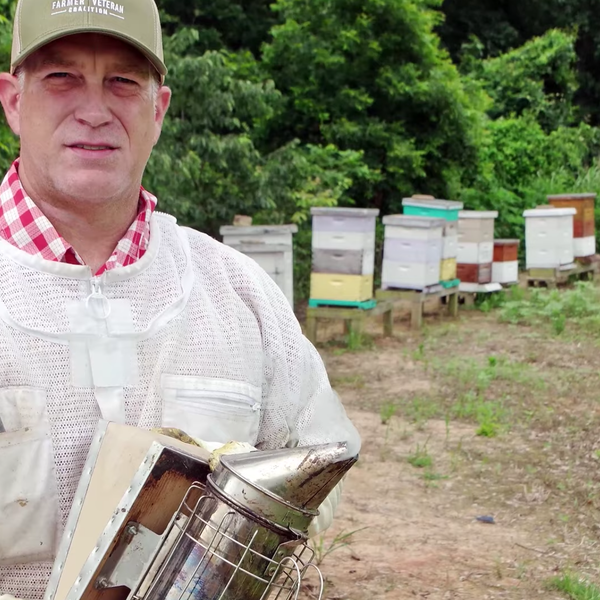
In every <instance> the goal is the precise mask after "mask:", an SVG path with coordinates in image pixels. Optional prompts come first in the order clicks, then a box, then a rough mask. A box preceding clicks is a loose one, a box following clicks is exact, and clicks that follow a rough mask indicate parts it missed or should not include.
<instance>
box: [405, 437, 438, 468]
mask: <svg viewBox="0 0 600 600" xmlns="http://www.w3.org/2000/svg"><path fill="white" fill-rule="evenodd" d="M406 460H407V461H408V463H409V464H411V465H412V466H413V467H415V468H417V469H425V468H427V467H431V466H432V465H433V458H431V455H430V454H429V452H427V442H425V445H424V446H423V447H421V446H420V445H419V444H417V448H416V450H415V451H414V453H413V454H409V456H408V458H407V459H406Z"/></svg>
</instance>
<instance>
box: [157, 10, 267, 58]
mask: <svg viewBox="0 0 600 600" xmlns="http://www.w3.org/2000/svg"><path fill="white" fill-rule="evenodd" d="M157 4H158V6H159V7H160V9H161V12H162V14H163V19H162V21H163V29H164V32H165V34H166V35H172V34H174V33H175V32H176V31H177V30H178V29H179V28H181V27H192V28H194V29H195V30H196V31H197V32H198V39H197V40H196V42H195V44H194V49H195V51H196V52H197V53H198V54H202V53H203V52H205V51H206V50H234V51H237V50H249V51H251V52H252V53H254V54H255V55H256V56H258V54H259V51H260V46H261V44H262V43H263V42H265V41H266V40H267V39H268V37H269V30H270V29H271V27H272V26H273V25H275V24H276V22H277V15H276V14H275V13H274V12H273V11H271V9H270V1H269V0H186V1H185V2H182V1H181V0H158V1H157Z"/></svg>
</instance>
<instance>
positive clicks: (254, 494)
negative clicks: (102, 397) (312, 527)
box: [45, 423, 356, 600]
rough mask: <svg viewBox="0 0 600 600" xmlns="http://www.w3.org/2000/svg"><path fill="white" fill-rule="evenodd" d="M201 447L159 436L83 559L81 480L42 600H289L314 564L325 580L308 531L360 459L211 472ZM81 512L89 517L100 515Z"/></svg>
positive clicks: (261, 460) (280, 462)
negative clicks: (77, 502)
mask: <svg viewBox="0 0 600 600" xmlns="http://www.w3.org/2000/svg"><path fill="white" fill-rule="evenodd" d="M115 428H116V429H115ZM119 428H125V429H129V428H126V427H125V426H115V425H113V424H112V423H111V424H110V425H108V432H105V433H111V431H110V430H111V429H114V431H113V432H112V433H116V431H117V429H119ZM147 433H148V432H144V434H147ZM107 437H108V436H107ZM111 437H112V438H115V436H114V435H113V436H111ZM125 437H126V436H125ZM156 438H158V439H156ZM148 441H149V440H148V439H146V442H145V443H146V444H147V443H148ZM113 442H114V439H113ZM104 443H107V440H106V439H105V440H104ZM103 445H104V444H103ZM101 454H102V452H101V451H100V452H98V451H97V452H96V458H95V459H91V458H90V459H89V460H92V462H95V463H97V462H98V456H100V455H101ZM201 454H202V451H201V449H198V448H194V449H193V450H192V447H189V446H187V445H186V444H181V443H179V444H177V443H175V442H174V441H173V440H170V439H169V438H167V439H165V438H163V437H162V436H156V435H155V436H154V438H153V439H152V440H151V443H150V446H149V447H148V448H147V451H146V453H145V455H144V456H143V460H142V465H141V466H140V467H139V468H138V470H137V471H136V472H135V474H134V476H133V478H132V480H131V481H130V483H129V486H128V487H127V489H126V490H125V492H124V494H123V496H122V497H121V498H120V500H119V502H118V504H117V506H116V507H115V508H114V510H113V511H112V512H111V518H110V519H109V523H108V525H106V526H105V527H104V529H103V530H102V532H101V534H100V536H99V538H97V540H96V542H95V544H93V547H92V548H91V551H90V553H89V555H88V556H87V560H85V561H84V563H83V564H81V562H82V561H81V558H80V557H79V558H78V557H77V556H76V555H75V554H74V545H77V546H78V547H82V539H83V529H86V530H89V529H90V527H89V523H87V522H86V519H83V520H82V518H81V515H82V514H83V513H85V512H86V511H85V508H86V503H87V501H88V500H89V502H90V503H91V504H90V507H91V505H93V504H97V502H95V501H97V498H89V499H88V497H87V496H88V494H89V492H90V490H91V488H92V487H93V486H92V485H89V482H88V486H87V488H86V489H87V490H88V494H86V497H85V502H83V503H82V505H81V508H80V510H79V511H77V510H74V511H73V513H72V514H71V518H70V523H69V524H71V525H73V527H72V528H69V524H68V525H67V531H66V532H65V536H64V537H63V545H62V547H61V552H59V556H58V558H57V560H56V563H55V568H54V571H53V574H52V579H51V582H50V586H49V588H48V592H47V593H46V596H45V600H267V599H269V600H271V599H275V598H277V599H281V600H284V599H285V600H290V599H292V598H297V596H298V593H299V589H300V583H301V581H302V578H303V577H304V576H305V575H306V573H307V572H308V571H309V570H310V569H314V570H315V572H316V573H317V575H318V578H319V580H320V582H321V587H322V577H320V573H319V572H318V568H317V567H316V566H315V565H313V564H312V562H311V560H312V551H311V550H310V548H309V546H308V545H307V531H308V526H309V524H310V522H311V521H312V519H313V518H314V517H315V516H316V515H317V514H318V507H319V505H320V504H321V503H322V502H323V500H324V499H325V498H326V497H327V495H328V494H329V492H330V491H331V490H332V489H333V488H334V487H335V486H336V485H337V484H338V483H339V481H340V480H341V479H342V477H343V476H344V474H345V473H346V472H347V471H348V470H349V469H350V468H351V466H352V465H353V464H354V463H355V462H356V457H348V456H347V450H346V446H345V444H343V443H331V444H323V445H318V446H308V447H298V448H292V449H289V448H284V449H280V450H268V451H255V452H249V453H245V454H235V455H229V456H222V457H221V461H220V463H219V465H218V466H217V467H216V468H215V470H214V472H212V473H211V472H210V470H209V469H208V465H207V461H206V457H203V456H201ZM95 471H96V469H95V468H94V467H93V466H92V467H91V473H92V474H93V473H95ZM103 471H106V469H103ZM91 477H92V483H93V479H94V477H93V475H92V476H91ZM82 486H84V484H83V483H82V484H81V486H80V487H82ZM176 497H179V502H178V504H177V506H176V507H175V508H173V501H174V498H176ZM87 512H88V519H87V520H88V521H89V519H90V517H89V516H90V515H93V514H96V513H97V511H93V510H92V509H91V508H90V509H89V510H88V511H87ZM76 513H78V514H77V515H76ZM92 529H93V528H92ZM80 530H81V531H80ZM69 537H70V540H71V541H70V542H67V541H65V540H66V538H69ZM87 539H89V535H88V536H87ZM76 542H77V543H76ZM88 545H89V543H88ZM71 555H72V556H71ZM79 556H80V555H79ZM321 591H322V590H321ZM319 597H320V594H319Z"/></svg>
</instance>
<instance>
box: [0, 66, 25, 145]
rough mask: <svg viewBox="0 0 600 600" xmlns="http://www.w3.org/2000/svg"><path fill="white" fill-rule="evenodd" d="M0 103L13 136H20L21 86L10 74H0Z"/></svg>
mask: <svg viewBox="0 0 600 600" xmlns="http://www.w3.org/2000/svg"><path fill="white" fill-rule="evenodd" d="M0 103H2V108H4V114H5V115H6V121H7V122H8V125H9V126H10V128H11V129H12V130H13V133H14V134H15V135H17V136H18V135H19V134H20V129H21V127H20V119H19V112H20V104H21V84H20V82H19V79H18V78H17V77H15V76H14V75H11V74H10V73H0Z"/></svg>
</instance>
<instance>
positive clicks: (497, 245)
mask: <svg viewBox="0 0 600 600" xmlns="http://www.w3.org/2000/svg"><path fill="white" fill-rule="evenodd" d="M518 255H519V240H494V262H514V261H515V260H518V259H519V256H518Z"/></svg>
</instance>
